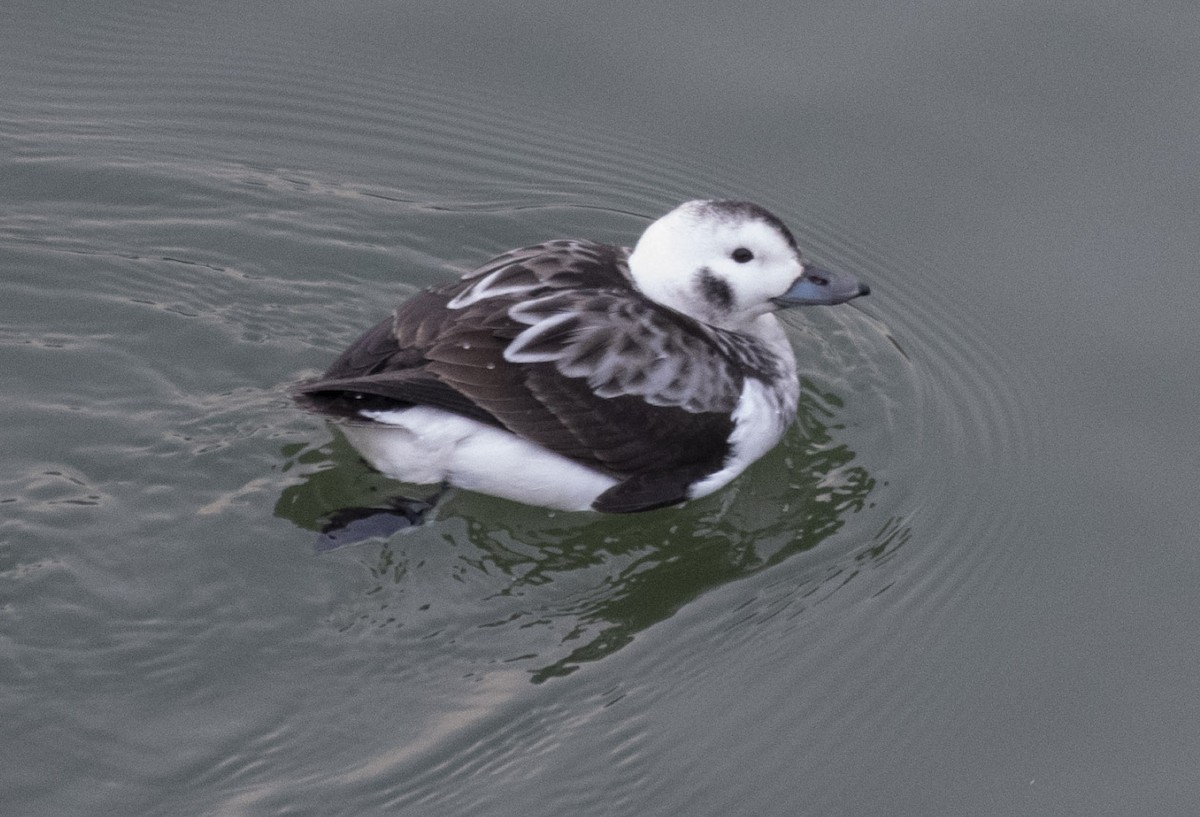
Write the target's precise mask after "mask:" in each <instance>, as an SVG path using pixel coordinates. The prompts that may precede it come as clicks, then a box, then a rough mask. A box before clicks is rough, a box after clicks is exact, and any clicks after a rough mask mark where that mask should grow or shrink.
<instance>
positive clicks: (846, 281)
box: [295, 201, 870, 513]
mask: <svg viewBox="0 0 1200 817" xmlns="http://www.w3.org/2000/svg"><path fill="white" fill-rule="evenodd" d="M869 291H870V290H869V288H868V287H867V286H866V284H863V283H861V282H859V281H858V280H857V279H855V278H853V277H852V276H848V275H844V274H837V275H835V274H833V273H830V272H827V271H825V270H821V269H817V268H816V267H814V266H812V265H811V264H808V263H807V262H805V261H804V260H802V258H801V256H800V251H799V249H798V248H797V247H796V240H795V238H793V236H792V234H791V232H790V231H789V230H788V228H787V227H786V226H785V225H784V224H783V222H782V221H780V220H779V219H778V218H776V217H775V216H774V215H772V214H771V213H770V212H768V211H767V210H765V209H763V208H762V207H759V206H758V205H756V204H750V203H748V202H742V201H689V202H687V203H685V204H682V205H680V206H679V207H677V208H676V209H674V210H672V211H671V212H670V213H668V214H667V215H665V216H663V217H662V218H660V219H658V220H657V221H655V222H654V223H653V224H651V225H650V226H649V227H647V228H646V231H645V232H644V233H643V234H642V236H641V238H640V239H639V240H638V242H637V246H636V247H634V248H633V249H632V250H630V249H628V248H625V247H617V246H610V245H606V244H597V243H593V242H591V241H582V240H559V241H549V242H546V243H544V244H537V245H534V246H531V247H524V248H522V249H518V250H513V251H511V252H507V253H505V254H503V255H500V256H497V257H496V258H493V259H492V260H490V261H488V262H487V263H486V264H484V265H483V266H482V267H480V268H479V269H477V270H475V271H474V272H471V273H468V274H467V275H465V276H464V277H463V278H461V279H460V280H458V281H455V282H453V283H450V284H446V285H444V286H439V287H434V288H431V289H428V290H426V291H425V292H422V293H420V294H418V295H417V296H415V297H413V298H412V299H411V300H408V301H406V302H404V303H402V304H401V305H400V306H399V307H398V308H397V309H396V311H395V313H394V315H393V316H392V317H391V318H388V319H386V320H384V321H382V322H380V323H379V324H378V325H376V326H375V327H374V328H373V329H371V330H369V331H368V332H367V333H366V334H364V335H363V336H362V337H360V338H359V339H358V340H357V341H355V342H354V343H353V344H352V345H351V346H350V348H349V349H347V350H346V351H345V352H343V353H342V355H341V357H339V358H338V359H337V360H336V361H334V363H333V365H332V366H330V367H329V370H328V371H326V372H325V374H324V375H323V376H322V377H320V378H319V379H316V380H312V381H308V382H305V383H302V384H300V385H299V386H298V387H297V388H296V390H295V397H296V399H297V400H298V401H299V402H300V403H301V404H302V405H303V406H304V407H305V408H308V409H310V410H313V411H316V412H319V413H321V414H324V415H327V416H331V417H336V418H341V419H345V420H350V421H352V422H350V423H348V424H347V426H346V428H345V432H346V435H347V437H348V438H349V440H350V441H351V443H353V444H354V445H355V447H356V448H358V449H359V451H360V452H362V454H363V455H364V456H365V457H366V458H367V460H368V461H369V462H370V463H371V464H372V465H374V466H375V467H376V468H377V469H378V470H380V471H381V472H383V473H384V474H387V475H388V476H391V477H394V478H396V479H399V480H401V481H404V482H415V483H439V482H440V483H449V484H451V485H457V486H459V487H462V488H467V489H471V490H475V491H479V492H482V493H486V494H492V495H494V496H500V497H506V498H508V499H513V500H517V501H519V502H524V503H527V504H532V505H540V506H545V507H550V508H559V509H564V510H586V509H592V510H596V511H604V512H608V513H628V512H634V511H645V510H650V509H652V508H660V507H663V506H666V505H673V504H676V503H680V502H684V501H686V500H689V499H695V498H696V497H701V496H705V495H706V494H710V493H712V492H713V491H716V490H717V489H719V488H721V487H723V486H724V485H726V484H727V483H729V481H730V480H732V479H733V478H734V477H736V476H737V475H738V474H740V473H741V472H742V471H743V470H744V469H745V468H746V467H747V466H748V465H750V463H752V462H754V461H755V460H757V459H758V458H759V457H761V456H762V455H763V454H765V453H766V452H767V451H769V450H770V449H771V448H772V447H774V446H775V444H776V443H777V442H779V440H780V438H781V437H782V436H783V433H784V431H785V430H786V429H787V427H788V425H789V424H790V423H791V422H792V420H793V419H794V418H795V414H796V404H797V400H798V398H799V392H800V387H799V382H798V379H797V376H796V360H795V357H794V356H793V354H792V349H791V346H790V345H789V343H788V340H787V337H786V336H785V335H784V332H783V329H782V328H781V327H780V325H779V323H778V321H777V320H776V318H775V316H774V315H773V314H772V313H773V312H775V311H776V310H777V309H780V308H786V307H792V306H800V305H805V304H838V303H843V302H845V301H848V300H850V299H851V298H857V297H858V296H860V295H866V294H867V293H868V292H869Z"/></svg>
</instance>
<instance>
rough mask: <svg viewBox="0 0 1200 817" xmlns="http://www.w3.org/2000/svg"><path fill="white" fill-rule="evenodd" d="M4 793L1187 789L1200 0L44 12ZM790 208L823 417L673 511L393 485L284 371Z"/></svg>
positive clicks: (302, 370) (15, 116)
mask: <svg viewBox="0 0 1200 817" xmlns="http://www.w3.org/2000/svg"><path fill="white" fill-rule="evenodd" d="M9 17H10V18H11V19H10V22H9V24H7V25H6V26H5V27H4V31H3V33H0V67H2V68H3V72H4V76H5V77H6V82H5V86H6V87H5V92H4V95H3V100H0V371H2V372H3V382H4V383H5V384H6V385H7V386H8V388H7V389H5V390H4V392H3V394H0V451H3V455H4V456H3V460H4V463H5V468H4V469H3V471H2V472H0V700H2V701H3V705H4V710H3V712H4V719H3V720H4V727H3V738H4V740H3V745H5V746H6V747H7V750H8V754H7V757H6V762H5V763H4V764H3V768H4V772H3V773H2V774H0V785H2V787H3V788H2V790H3V799H4V802H5V803H6V804H10V805H9V809H10V810H11V811H12V813H14V814H16V813H19V814H31V815H32V814H55V815H58V814H67V813H108V812H112V813H122V814H222V815H226V814H268V813H270V814H275V813H312V814H323V815H324V814H343V813H344V814H356V815H361V814H375V813H389V814H395V813H404V814H421V815H431V814H455V815H461V814H495V815H507V814H514V813H520V814H530V815H535V814H548V815H549V814H555V815H557V814H563V813H577V814H647V813H680V814H682V813H687V814H731V813H745V814H780V815H783V814H788V815H792V814H822V815H829V814H847V815H850V814H854V815H858V814H876V813H887V814H912V815H929V814H998V815H999V814H1003V815H1011V814H1023V813H1032V814H1087V815H1095V814H1130V813H1145V814H1188V813H1190V810H1191V808H1192V804H1194V803H1195V802H1197V799H1198V798H1200V791H1198V790H1197V788H1198V787H1197V780H1198V778H1197V776H1196V773H1195V770H1196V768H1197V767H1198V765H1200V752H1198V749H1197V747H1198V746H1200V739H1198V736H1200V712H1198V711H1197V704H1196V702H1195V700H1196V698H1195V694H1194V689H1195V680H1194V679H1195V678H1196V677H1198V672H1197V670H1198V669H1200V667H1198V666H1197V663H1198V662H1197V658H1196V656H1197V655H1198V654H1200V651H1198V649H1197V648H1198V646H1200V644H1198V643H1197V642H1198V641H1200V632H1198V631H1197V628H1196V625H1195V624H1194V621H1195V615H1194V612H1195V609H1196V606H1197V602H1198V597H1197V593H1196V591H1195V587H1196V586H1197V578H1198V575H1197V572H1198V566H1200V562H1198V561H1197V558H1196V549H1195V544H1194V540H1195V535H1194V531H1195V530H1196V529H1197V524H1196V523H1197V521H1198V520H1197V512H1196V503H1195V501H1194V499H1193V495H1194V494H1195V491H1196V485H1197V484H1198V483H1200V457H1198V456H1197V453H1196V452H1197V450H1198V448H1200V446H1198V445H1197V443H1198V442H1200V441H1198V440H1197V435H1196V432H1195V408H1194V398H1193V396H1192V395H1193V392H1194V386H1195V383H1196V382H1197V374H1200V372H1198V368H1200V366H1198V364H1197V362H1196V361H1197V360H1200V340H1198V338H1200V335H1198V334H1197V333H1196V331H1195V328H1194V318H1193V316H1194V315H1195V314H1196V312H1197V307H1200V285H1198V284H1197V277H1196V275H1195V259H1196V258H1197V257H1200V252H1198V251H1200V247H1198V246H1197V244H1200V241H1198V238H1197V232H1196V230H1195V224H1196V217H1197V202H1198V201H1200V195H1198V191H1200V185H1198V184H1197V181H1198V180H1197V168H1196V163H1195V160H1194V157H1195V156H1196V155H1200V154H1198V151H1197V148H1200V145H1197V136H1196V134H1197V133H1200V127H1198V125H1200V121H1197V120H1198V119H1200V110H1198V108H1197V95H1196V90H1195V89H1196V88H1197V87H1200V84H1198V82H1197V80H1198V79H1200V77H1197V73H1198V72H1197V68H1196V66H1197V65H1200V53H1198V51H1200V46H1197V43H1200V37H1198V36H1197V35H1198V34H1200V25H1198V24H1200V20H1197V18H1196V14H1195V12H1194V11H1193V10H1191V8H1190V7H1185V6H1182V5H1177V4H1171V3H1169V2H1161V3H1154V4H1152V5H1151V6H1145V5H1143V6H1139V7H1138V8H1136V9H1132V8H1125V7H1123V6H1118V5H1115V4H1114V5H1107V4H1096V3H1068V4H1065V5H1064V4H1058V5H1056V6H1054V8H1053V9H1051V8H1049V7H1043V6H1042V5H1041V4H1036V3H1005V4H1001V5H999V6H997V5H995V4H968V5H966V6H964V5H962V4H951V3H945V2H938V1H937V0H933V2H906V3H901V4H881V3H874V2H861V3H852V4H849V5H846V4H841V5H839V6H837V7H832V6H831V7H830V8H829V9H817V8H813V9H796V8H794V7H793V6H789V5H786V4H770V3H765V4H760V5H759V6H756V7H754V8H753V9H746V8H742V7H739V8H737V9H733V8H727V7H724V6H716V5H714V6H712V7H705V6H699V7H697V6H695V5H694V4H693V5H683V4H674V5H672V4H668V5H667V6H639V5H636V4H633V5H631V4H618V5H611V4H610V5H609V6H606V7H605V8H604V9H595V10H582V9H571V8H566V7H561V6H559V5H556V4H548V3H547V4H539V3H533V2H523V3H501V4H491V5H488V6H487V7H485V8H479V9H473V10H472V12H471V13H469V14H468V13H464V12H463V10H462V9H458V8H453V7H450V6H446V5H445V4H433V3H406V4H402V5H396V4H388V3H379V2H341V3H336V4H332V5H330V4H299V5H294V6H289V7H288V8H287V9H286V11H285V10H284V9H283V8H281V7H279V6H277V5H275V4H265V3H251V4H248V5H242V6H237V7H226V6H223V5H220V4H206V3H199V4H195V3H194V4H187V5H175V6H173V5H168V6H162V5H160V4H141V3H134V2H123V3H116V4H112V3H109V4H103V5H98V4H81V3H66V4H51V5H47V4H41V3H18V4H16V6H15V7H14V8H13V10H12V11H11V12H10V15H9ZM697 196H730V197H738V198H746V199H751V200H754V201H757V202H759V203H760V204H763V205H764V206H767V207H769V208H771V209H772V210H773V211H775V212H777V213H778V214H779V215H780V216H781V217H782V218H784V220H785V221H787V222H788V223H789V225H790V226H791V227H792V229H793V231H794V232H795V233H796V235H797V237H798V239H799V240H800V242H801V244H802V245H803V246H804V247H806V248H807V250H808V253H809V255H811V256H812V257H814V258H815V259H817V260H818V261H820V262H822V263H824V264H827V265H831V266H838V267H843V268H846V269H850V270H853V271H855V272H856V273H858V274H860V275H862V276H863V277H864V278H865V279H867V280H869V281H870V282H871V284H872V287H873V294H872V295H871V297H870V298H868V299H863V300H860V301H857V302H855V304H853V305H848V306H846V307H843V308H839V309H836V310H824V311H821V310H808V311H801V312H797V313H792V314H789V315H788V317H787V320H786V323H787V328H788V332H789V335H790V337H791V338H792V340H793V342H794V344H795V346H796V349H797V352H798V357H799V359H800V366H801V371H802V375H803V379H804V387H805V391H804V397H803V399H802V403H801V407H800V412H799V416H798V421H797V423H796V425H795V427H794V428H793V430H792V431H791V432H790V433H789V435H788V436H787V437H786V439H785V440H784V442H783V443H782V444H781V445H780V447H779V448H778V449H777V450H776V451H774V452H772V453H771V454H770V455H769V456H767V457H766V458H764V460H763V461H761V462H760V463H758V464H757V465H756V466H754V467H753V468H752V469H750V470H749V471H748V472H747V473H746V474H744V475H743V476H742V477H741V478H739V479H738V480H737V481H736V482H735V483H734V484H733V485H731V486H730V487H729V488H728V489H727V490H725V491H722V492H720V493H718V494H716V495H714V496H711V497H707V498H705V499H703V500H701V501H697V502H694V503H691V504H689V505H687V506H686V507H684V508H682V509H670V510H663V511H657V512H652V513H649V514H644V515H640V516H637V517H631V518H624V517H598V516H594V515H590V514H567V513H551V512H547V511H545V510H541V509H536V508H526V507H522V506H519V505H514V504H512V503H507V502H504V501H501V500H497V499H491V498H487V497H481V496H478V495H473V494H470V493H467V492H457V493H455V494H453V495H451V496H450V497H448V498H447V500H446V501H445V502H444V503H443V504H441V505H440V506H439V508H438V509H437V511H436V512H435V514H434V518H433V519H432V520H431V521H430V522H429V524H427V525H425V526H422V527H420V528H417V529H414V530H411V531H406V532H403V533H400V534H397V535H395V536H392V537H389V538H386V539H376V540H373V541H370V542H368V543H365V544H362V545H359V546H355V547H350V548H342V549H337V550H333V551H329V552H319V551H318V549H317V548H316V547H315V545H316V542H317V536H316V533H315V530H316V529H317V528H318V527H319V522H320V519H321V518H322V516H323V515H324V514H327V513H329V512H330V511H332V510H336V509H337V508H341V507H346V506H348V505H354V504H363V503H369V502H372V501H376V500H378V499H379V498H380V497H383V496H386V495H388V494H389V493H390V492H392V491H394V490H396V488H397V486H395V485H394V484H393V483H390V482H389V481H388V480H386V479H384V478H382V477H380V476H379V475H377V474H375V473H373V472H372V471H370V470H369V469H368V468H367V467H366V466H364V465H363V464H362V463H361V462H360V461H359V460H358V458H357V457H356V456H355V455H354V453H353V451H352V450H351V449H350V448H349V447H348V446H347V445H346V443H345V441H344V440H343V439H342V438H341V437H340V435H339V434H338V433H337V431H336V429H335V428H331V427H328V426H326V425H324V424H323V423H322V422H320V421H318V420H315V419H314V418H312V417H309V416H306V415H304V414H303V413H302V412H300V411H298V410H297V409H295V408H294V407H293V406H292V405H291V404H290V401H289V400H288V398H287V396H286V391H285V390H286V386H287V385H288V384H289V383H291V382H294V381H295V380H298V379H300V378H302V377H304V376H307V375H310V374H313V373H315V372H316V371H319V370H320V369H322V368H324V367H325V366H326V365H327V364H328V362H329V361H330V360H331V359H332V358H333V356H334V355H336V353H337V352H338V351H339V350H340V349H341V348H343V347H344V345H345V344H346V343H348V342H349V341H350V340H352V339H353V338H354V337H355V336H357V334H358V333H359V332H360V331H361V330H362V329H364V328H365V327H367V326H370V325H371V324H372V323H373V322H374V321H375V320H377V319H378V318H380V317H381V316H383V315H385V314H386V313H387V311H388V310H389V309H390V308H391V306H392V304H393V303H394V302H396V301H397V300H399V299H400V298H403V297H405V296H406V295H408V294H411V293H412V292H414V291H416V290H417V289H419V288H420V287H423V286H426V285H429V284H432V283H436V282H440V281H444V280H447V279H449V278H450V277H452V276H454V275H456V274H458V273H459V272H460V271H461V270H463V269H466V268H469V267H471V266H473V265H474V264H477V263H479V262H480V261H482V260H484V259H485V258H487V257H488V256H489V255H491V254H494V253H496V252H499V251H502V250H505V249H508V248H510V247H514V246H519V245H521V244H525V243H531V242H535V241H541V240H545V239H548V238H554V237H561V236H572V235H577V236H582V237H588V238H592V239H596V240H601V241H612V242H619V243H630V242H632V241H633V240H635V239H636V236H637V235H638V233H639V232H640V230H641V229H642V228H643V227H644V226H645V224H647V223H648V222H649V221H650V220H651V219H653V218H655V217H656V216H658V215H660V214H661V213H663V212H665V211H666V210H668V209H670V208H671V207H673V206H674V205H675V204H677V203H678V202H680V201H682V200H685V199H688V198H694V197H697Z"/></svg>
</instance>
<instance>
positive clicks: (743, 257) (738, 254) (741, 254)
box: [730, 247, 754, 264]
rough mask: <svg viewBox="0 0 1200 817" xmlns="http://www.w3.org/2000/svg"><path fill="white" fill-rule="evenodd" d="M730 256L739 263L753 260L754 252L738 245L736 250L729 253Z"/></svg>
mask: <svg viewBox="0 0 1200 817" xmlns="http://www.w3.org/2000/svg"><path fill="white" fill-rule="evenodd" d="M730 257H731V258H732V259H733V260H734V261H737V262H738V263H739V264H745V263H746V262H747V261H753V260H754V253H752V252H750V251H749V250H748V249H746V248H745V247H738V248H737V249H736V250H734V251H733V252H732V253H730Z"/></svg>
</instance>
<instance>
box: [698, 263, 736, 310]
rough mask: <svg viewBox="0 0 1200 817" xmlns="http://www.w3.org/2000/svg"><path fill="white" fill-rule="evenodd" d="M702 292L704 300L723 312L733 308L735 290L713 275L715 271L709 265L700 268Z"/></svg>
mask: <svg viewBox="0 0 1200 817" xmlns="http://www.w3.org/2000/svg"><path fill="white" fill-rule="evenodd" d="M700 292H701V293H702V294H703V295H704V300H706V301H708V302H709V303H710V304H712V305H713V306H714V307H715V308H716V309H717V310H719V311H721V312H728V311H729V310H730V309H731V308H733V290H731V289H730V288H729V284H727V283H725V282H724V281H722V280H721V279H720V278H718V277H717V276H715V275H713V271H712V270H710V269H709V268H708V267H701V268H700Z"/></svg>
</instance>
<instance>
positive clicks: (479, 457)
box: [343, 406, 617, 511]
mask: <svg viewBox="0 0 1200 817" xmlns="http://www.w3.org/2000/svg"><path fill="white" fill-rule="evenodd" d="M363 415H364V416H366V417H369V418H370V419H372V420H374V421H375V424H374V425H347V426H344V427H343V430H344V431H345V434H346V438H347V439H348V440H349V441H350V442H351V444H352V445H354V447H355V448H357V449H358V450H359V452H360V453H361V454H362V455H363V456H364V457H366V459H367V461H368V462H370V463H371V465H373V466H374V467H375V468H377V469H378V470H379V471H380V472H382V473H384V474H386V475H387V476H389V477H392V478H393V479H398V480H400V481H402V482H415V483H436V482H448V483H450V484H451V485H457V486H458V487H460V488H466V489H468V490H472V491H479V492H480V493H484V494H489V495H491V496H498V497H503V498H504V499H511V500H514V501H516V502H523V503H525V504H527V505H541V506H543V507H547V508H557V509H559V510H567V511H583V510H588V509H590V508H591V506H592V502H593V501H594V500H595V499H596V497H597V496H599V495H600V494H601V493H603V492H604V491H606V490H608V489H609V488H611V487H612V486H613V485H615V484H616V482H617V481H616V480H615V479H613V478H612V477H609V476H605V475H604V474H601V473H599V472H597V471H593V470H592V469H590V468H586V467H584V466H582V465H579V464H578V463H576V462H572V461H571V460H569V459H567V458H566V457H561V456H559V455H558V454H554V453H551V452H549V451H546V450H545V449H543V448H539V447H538V446H535V445H533V444H532V443H529V442H526V441H525V440H522V439H520V438H519V437H516V436H514V435H513V434H510V433H509V432H507V431H503V430H501V429H498V428H496V427H494V426H490V425H484V424H483V423H480V422H477V421H476V420H471V419H469V418H467V417H460V416H459V415H457V414H450V413H449V412H445V411H441V410H439V409H435V408H429V407H427V406H414V407H412V408H407V409H399V410H396V411H371V412H366V411H364V412H363Z"/></svg>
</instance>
